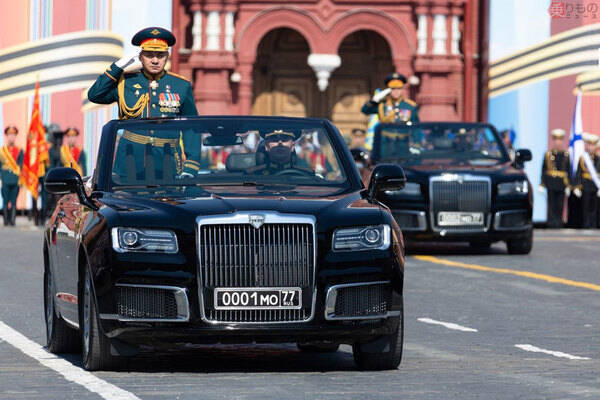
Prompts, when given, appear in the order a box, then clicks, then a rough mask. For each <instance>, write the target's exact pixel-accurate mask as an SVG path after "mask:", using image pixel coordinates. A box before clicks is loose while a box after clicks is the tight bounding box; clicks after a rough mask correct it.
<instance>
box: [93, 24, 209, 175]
mask: <svg viewBox="0 0 600 400" xmlns="http://www.w3.org/2000/svg"><path fill="white" fill-rule="evenodd" d="M131 43H132V44H133V45H134V46H140V47H141V52H140V53H139V55H137V54H136V55H133V56H126V57H123V58H121V59H120V60H118V61H117V62H115V63H113V64H111V65H110V66H109V67H108V69H107V70H106V71H105V72H104V74H102V75H100V76H99V77H98V79H96V82H95V83H94V84H93V85H92V87H91V88H90V89H89V91H88V98H89V100H90V101H91V102H94V103H99V104H110V103H113V102H117V103H118V105H119V116H120V118H121V119H131V118H148V117H176V116H195V115H198V111H197V110H196V104H195V103H194V96H193V93H192V85H191V83H190V81H189V80H187V79H186V78H184V77H183V76H180V75H177V74H174V73H172V72H170V71H165V65H166V64H167V59H168V56H169V52H168V50H169V46H173V45H174V44H175V36H173V34H172V33H171V32H169V31H168V30H166V29H164V28H159V27H150V28H146V29H143V30H141V31H139V32H138V33H136V34H135V35H134V36H133V38H132V39H131ZM138 59H139V61H140V62H141V64H142V70H141V71H139V72H134V73H124V69H125V68H127V67H129V66H132V65H133V64H134V63H135V62H136V61H137V60H138ZM181 136H183V138H182V137H181ZM198 138H199V136H198V135H195V134H193V133H191V134H185V133H184V134H182V133H179V132H174V131H168V130H164V131H158V130H156V131H151V132H150V134H148V133H146V132H144V133H136V132H132V131H125V132H124V134H123V136H122V137H121V139H120V140H119V147H118V149H117V152H121V153H122V154H118V155H117V157H116V159H117V160H125V159H126V154H133V155H134V159H135V161H136V169H137V171H138V172H139V171H140V170H142V171H143V169H144V165H143V162H144V161H143V160H144V159H145V158H147V156H148V154H147V151H146V145H149V146H150V147H151V149H152V153H153V154H154V157H155V158H156V159H157V160H159V163H158V164H157V165H161V164H162V159H163V155H164V154H166V153H170V154H172V155H173V158H174V163H175V167H176V171H177V173H178V174H182V175H180V176H194V175H196V174H197V171H198V170H199V169H200V163H199V160H200V146H201V145H200V142H199V139H198ZM181 142H183V149H185V157H184V155H183V154H182V153H183V151H182V146H181ZM167 148H168V149H169V150H167ZM184 158H185V162H184V161H183V159H184ZM114 169H115V172H116V173H118V174H119V175H125V166H124V165H116V166H115V168H114Z"/></svg>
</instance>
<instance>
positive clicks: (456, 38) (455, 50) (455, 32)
mask: <svg viewBox="0 0 600 400" xmlns="http://www.w3.org/2000/svg"><path fill="white" fill-rule="evenodd" d="M459 45H460V27H459V19H458V15H453V16H452V43H451V46H450V53H451V54H460V48H459Z"/></svg>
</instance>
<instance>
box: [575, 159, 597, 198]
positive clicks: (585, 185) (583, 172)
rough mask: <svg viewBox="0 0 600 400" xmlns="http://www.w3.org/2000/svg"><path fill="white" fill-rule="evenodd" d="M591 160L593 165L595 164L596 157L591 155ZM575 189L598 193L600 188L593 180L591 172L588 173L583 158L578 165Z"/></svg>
mask: <svg viewBox="0 0 600 400" xmlns="http://www.w3.org/2000/svg"><path fill="white" fill-rule="evenodd" d="M590 158H591V159H592V163H593V162H594V155H593V154H590ZM575 187H576V188H578V189H580V190H584V191H594V192H595V191H596V190H598V188H597V187H596V184H595V183H594V181H593V179H592V175H591V174H590V171H588V169H587V166H586V165H585V161H584V160H583V157H580V158H579V163H578V164H577V173H576V174H575Z"/></svg>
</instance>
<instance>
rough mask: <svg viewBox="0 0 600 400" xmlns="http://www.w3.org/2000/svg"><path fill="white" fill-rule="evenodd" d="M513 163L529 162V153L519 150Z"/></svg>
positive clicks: (526, 150) (525, 150)
mask: <svg viewBox="0 0 600 400" xmlns="http://www.w3.org/2000/svg"><path fill="white" fill-rule="evenodd" d="M515 161H516V162H517V163H519V164H522V163H524V162H527V161H531V151H530V150H529V149H519V150H517V151H516V153H515Z"/></svg>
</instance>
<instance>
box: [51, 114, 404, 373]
mask: <svg viewBox="0 0 600 400" xmlns="http://www.w3.org/2000/svg"><path fill="white" fill-rule="evenodd" d="M173 138H175V139H173ZM177 138H179V140H178V139H177ZM184 143H185V145H184ZM184 162H185V163H186V165H192V166H193V167H194V168H193V169H194V171H195V173H193V174H189V173H184V172H183V169H182V165H183V163H184ZM404 182H405V178H404V174H403V172H402V169H401V168H400V167H398V166H396V165H379V166H377V167H376V168H375V169H374V171H373V174H372V178H371V181H370V184H369V186H368V187H367V188H365V187H364V186H363V184H362V182H361V178H360V175H359V173H358V170H357V168H356V166H355V163H354V161H353V160H352V157H351V154H350V152H349V151H348V149H347V148H346V146H345V144H344V142H343V140H342V138H341V136H340V134H339V132H338V130H337V129H336V128H335V127H334V126H333V125H332V124H331V123H330V122H328V121H326V120H320V119H301V118H283V117H281V118H280V117H197V118H189V119H157V120H130V121H111V122H109V123H108V124H106V126H105V127H104V129H103V132H102V138H101V142H100V148H99V153H98V159H97V166H96V168H95V171H94V173H93V176H92V177H91V178H89V180H87V181H86V182H85V183H84V182H83V181H82V178H81V177H80V176H79V175H78V174H77V172H76V171H75V170H74V169H71V168H56V169H52V170H51V171H49V173H48V175H47V177H46V181H45V187H46V188H47V190H48V191H49V192H50V193H54V194H57V195H62V197H60V199H59V200H58V205H57V207H56V209H55V210H54V212H53V213H52V217H51V219H50V220H49V221H48V223H47V225H46V227H45V233H44V245H43V246H44V247H43V254H44V283H45V284H44V294H45V296H44V299H45V317H46V326H47V346H48V348H49V349H50V351H52V352H55V353H59V352H70V351H78V350H79V349H81V352H82V354H83V365H84V367H85V368H86V369H88V370H97V369H111V368H118V367H119V365H120V361H121V360H123V358H124V357H127V356H133V355H136V354H138V353H139V352H140V351H146V349H147V348H148V347H150V348H153V347H152V346H153V345H155V344H157V343H160V345H161V348H163V346H165V345H166V346H171V345H173V346H180V345H181V344H186V343H253V342H270V343H273V342H295V343H297V344H298V347H299V348H300V350H303V351H336V350H337V348H338V346H339V344H340V343H348V344H351V345H352V346H353V352H354V358H355V361H356V363H357V365H358V366H359V367H360V368H362V369H390V368H396V367H397V366H398V365H399V363H400V360H401V356H402V345H403V301H402V299H403V296H402V295H403V280H404V242H403V237H402V233H401V231H400V229H399V228H398V225H397V224H396V222H395V220H394V218H393V216H392V214H391V213H390V211H389V210H388V209H387V208H386V207H385V206H383V205H382V204H381V203H380V202H379V199H381V197H382V196H383V195H384V193H385V192H386V191H397V190H401V189H402V187H403V185H404Z"/></svg>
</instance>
